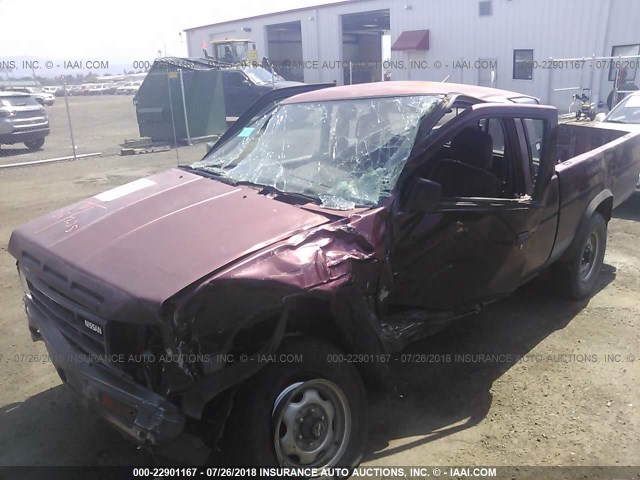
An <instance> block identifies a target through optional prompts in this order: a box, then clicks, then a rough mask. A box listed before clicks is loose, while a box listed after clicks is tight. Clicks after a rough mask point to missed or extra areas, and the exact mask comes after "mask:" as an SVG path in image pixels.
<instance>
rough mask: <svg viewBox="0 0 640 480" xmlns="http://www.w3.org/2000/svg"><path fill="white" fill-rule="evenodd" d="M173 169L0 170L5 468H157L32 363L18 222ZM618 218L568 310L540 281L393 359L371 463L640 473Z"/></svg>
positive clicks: (633, 322) (638, 386) (89, 165)
mask: <svg viewBox="0 0 640 480" xmlns="http://www.w3.org/2000/svg"><path fill="white" fill-rule="evenodd" d="M90 100H93V99H90ZM96 100H97V101H102V100H103V99H101V98H98V99H96ZM129 100H130V99H129ZM59 103H60V102H59ZM56 106H57V105H56ZM54 108H56V107H54ZM113 137H114V139H115V138H116V137H118V138H123V137H122V135H119V134H117V135H116V134H114V135H113ZM4 148H5V147H3V150H4ZM45 148H46V147H45ZM201 152H202V147H199V149H198V150H197V151H196V150H193V151H192V152H191V153H190V154H189V155H191V157H192V158H196V157H197V156H198V155H199V154H200V153H201ZM30 155H32V154H29V155H24V156H21V160H22V158H25V157H27V156H30ZM189 155H187V154H185V159H186V158H187V157H189ZM41 158H42V157H41ZM0 160H6V157H5V158H3V159H0ZM175 163H176V160H175V154H173V153H172V152H166V153H163V154H153V155H142V156H136V157H115V156H113V157H108V158H96V159H87V160H82V161H77V162H68V163H60V164H54V165H46V166H38V167H29V168H17V169H9V170H0V305H2V307H3V308H2V310H1V313H0V332H2V335H0V383H1V384H2V388H0V465H130V464H148V463H149V462H150V461H151V459H150V457H149V456H148V454H147V453H145V452H144V451H141V450H137V449H136V447H135V446H132V445H130V444H128V443H127V442H125V441H124V440H123V439H122V437H121V436H120V435H119V434H117V433H115V432H114V431H112V429H111V428H110V427H109V426H108V425H107V424H106V423H105V422H103V421H102V420H100V419H98V418H96V417H95V416H94V415H92V414H91V413H89V412H85V411H84V410H83V409H82V408H81V407H80V406H79V405H78V404H77V403H76V401H75V400H74V398H73V396H72V394H71V392H70V391H68V390H67V389H66V387H64V386H62V385H61V382H60V379H59V378H58V376H57V374H56V372H55V370H54V369H53V367H52V366H51V365H50V364H48V363H43V362H34V361H26V360H25V359H27V358H28V357H29V355H31V354H40V355H42V354H44V353H45V348H44V345H43V344H42V343H32V342H31V340H30V337H29V333H28V331H27V327H26V320H25V315H24V313H23V309H22V303H21V289H20V284H19V281H18V277H17V274H16V271H15V262H14V260H13V258H11V256H10V255H9V254H8V253H7V252H6V248H7V242H8V239H9V235H10V233H11V231H12V230H13V229H14V228H15V227H17V226H18V225H20V224H22V223H24V222H26V221H28V220H30V219H32V218H35V217H38V216H40V215H42V214H44V213H46V212H48V211H51V210H53V209H55V208H58V207H62V206H64V205H67V204H69V203H72V202H75V201H77V200H80V199H81V198H84V197H87V196H91V195H94V194H96V193H99V192H101V191H104V190H107V189H109V188H111V187H114V186H117V185H121V184H123V183H126V182H128V181H131V180H134V179H136V178H139V177H141V176H144V175H148V174H151V173H154V172H157V171H160V170H163V169H165V168H168V167H170V166H173V165H175ZM614 213H615V216H614V218H613V219H612V221H611V222H610V224H609V244H608V248H607V255H606V257H605V265H604V267H603V271H602V272H601V278H600V284H599V287H598V291H597V293H596V294H595V295H594V296H593V297H592V298H590V299H589V300H588V301H585V302H579V303H569V302H564V301H561V300H558V299H557V298H556V297H554V296H553V294H552V292H551V290H550V287H549V286H548V285H549V282H548V279H547V278H546V277H545V275H542V276H541V277H539V278H538V279H536V280H535V281H534V282H533V283H531V284H530V285H527V286H526V287H524V288H523V289H521V290H520V291H519V292H517V293H516V294H515V295H514V296H512V297H511V298H509V299H506V300H504V301H501V302H498V303H496V304H495V305H493V306H492V307H490V308H489V309H487V310H486V311H485V312H484V313H483V314H482V315H479V316H478V317H475V318H473V319H470V320H466V321H465V322H463V323H460V324H458V325H454V326H452V327H451V328H449V329H447V330H445V331H443V332H441V333H440V334H439V335H437V336H436V337H433V338H431V339H429V340H427V341H424V342H421V343H419V344H416V345H413V346H412V347H410V349H409V350H408V352H409V353H415V354H424V355H417V356H416V355H414V356H412V357H413V358H412V361H411V362H408V361H406V362H402V360H403V358H402V357H399V358H398V359H397V360H396V361H395V363H394V366H393V368H394V371H395V372H396V376H397V379H398V386H399V389H400V393H401V394H402V396H401V397H396V396H390V395H383V394H372V396H371V421H370V428H371V434H370V440H369V444H368V447H367V454H366V457H365V464H368V465H372V466H390V465H395V466H401V465H497V466H499V465H640V409H639V407H640V330H638V327H639V326H640V315H639V314H640V306H639V305H638V292H639V291H640V244H639V243H638V241H637V239H638V236H639V234H640V223H639V222H638V220H640V196H639V195H636V196H635V197H634V198H632V199H631V200H630V201H628V202H627V203H626V204H625V205H623V206H621V207H620V208H619V209H618V210H617V211H616V212H614ZM427 354H433V355H432V356H427ZM465 354H466V356H464V355H465ZM447 355H448V356H447ZM607 356H609V357H607Z"/></svg>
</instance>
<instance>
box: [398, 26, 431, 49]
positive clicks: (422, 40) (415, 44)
mask: <svg viewBox="0 0 640 480" xmlns="http://www.w3.org/2000/svg"><path fill="white" fill-rule="evenodd" d="M391 50H396V51H397V50H429V30H409V31H406V32H402V33H401V34H400V36H399V37H398V39H397V40H396V41H395V43H394V44H393V46H392V47H391Z"/></svg>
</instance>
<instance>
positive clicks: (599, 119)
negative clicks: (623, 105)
mask: <svg viewBox="0 0 640 480" xmlns="http://www.w3.org/2000/svg"><path fill="white" fill-rule="evenodd" d="M606 116H607V114H606V113H604V112H600V113H599V114H597V115H596V118H595V120H596V122H602V121H603V120H604V119H605V117H606Z"/></svg>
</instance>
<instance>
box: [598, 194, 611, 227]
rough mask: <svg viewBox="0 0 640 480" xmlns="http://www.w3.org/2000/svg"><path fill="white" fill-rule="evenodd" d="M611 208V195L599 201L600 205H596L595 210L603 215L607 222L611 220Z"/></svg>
mask: <svg viewBox="0 0 640 480" xmlns="http://www.w3.org/2000/svg"><path fill="white" fill-rule="evenodd" d="M612 210H613V197H609V198H606V199H604V200H603V201H602V202H600V205H598V206H597V207H596V212H598V213H599V214H600V215H602V216H603V217H604V219H605V220H606V221H607V222H608V221H609V220H611V212H612Z"/></svg>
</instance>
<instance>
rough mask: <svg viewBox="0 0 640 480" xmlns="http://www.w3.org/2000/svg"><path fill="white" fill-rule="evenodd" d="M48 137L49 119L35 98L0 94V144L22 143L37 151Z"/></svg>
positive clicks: (26, 95) (18, 94) (13, 93)
mask: <svg viewBox="0 0 640 480" xmlns="http://www.w3.org/2000/svg"><path fill="white" fill-rule="evenodd" d="M47 135H49V118H48V117H47V113H46V112H45V110H44V107H43V106H42V105H41V104H40V103H39V102H38V101H37V100H36V98H35V97H33V96H32V95H29V94H27V93H20V92H0V144H3V143H4V144H14V143H24V144H25V145H26V146H27V148H28V149H29V150H38V149H40V148H42V146H43V145H44V137H46V136H47Z"/></svg>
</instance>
